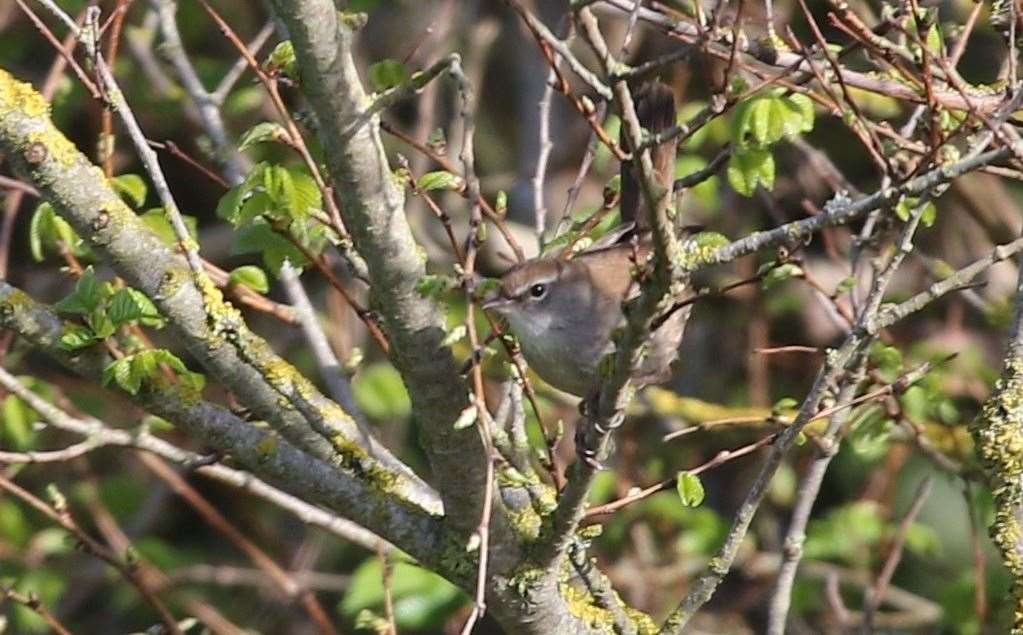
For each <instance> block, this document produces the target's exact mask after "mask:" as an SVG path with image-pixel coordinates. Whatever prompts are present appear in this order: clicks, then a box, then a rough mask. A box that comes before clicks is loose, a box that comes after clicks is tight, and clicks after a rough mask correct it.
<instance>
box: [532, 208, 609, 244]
mask: <svg viewBox="0 0 1023 635" xmlns="http://www.w3.org/2000/svg"><path fill="white" fill-rule="evenodd" d="M595 213H597V211H591V212H589V213H585V214H580V215H579V218H578V219H576V217H575V216H574V215H573V223H572V226H571V227H570V228H569V229H568V230H567V231H566V232H564V233H563V234H561V235H560V236H558V237H556V238H554V239H553V240H551V241H550V242H548V243H547V244H546V245H544V247H543V253H544V254H550V253H553V252H555V251H558V250H560V249H562V248H564V247H565V246H566V245H568V244H569V243H572V251H573V252H574V253H579V252H580V251H583V250H585V249H588V248H590V247H591V246H593V243H595V242H596V241H598V240H600V239H601V238H603V237H604V236H606V235H607V234H608V232H610V231H611V230H613V229H615V228H617V227H619V226H620V225H621V220H622V217H621V214H620V212H619V211H618V210H614V211H612V212H609V213H605V214H604V217H603V218H601V219H600V221H599V222H598V223H597V224H596V225H594V226H593V228H592V229H590V230H589V231H587V232H585V233H581V232H582V230H583V229H584V228H585V226H586V222H587V220H589V216H590V215H592V214H595Z"/></svg>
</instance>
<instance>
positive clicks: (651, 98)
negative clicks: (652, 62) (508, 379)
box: [482, 82, 689, 398]
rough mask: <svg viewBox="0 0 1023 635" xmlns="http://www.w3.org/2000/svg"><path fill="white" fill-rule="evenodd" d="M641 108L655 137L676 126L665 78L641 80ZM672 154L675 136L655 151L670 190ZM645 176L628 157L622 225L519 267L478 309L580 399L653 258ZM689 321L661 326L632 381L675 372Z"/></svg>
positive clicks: (658, 173) (681, 318)
mask: <svg viewBox="0 0 1023 635" xmlns="http://www.w3.org/2000/svg"><path fill="white" fill-rule="evenodd" d="M635 108H636V116H637V118H638V120H639V123H640V126H642V127H643V128H645V129H646V130H647V131H648V132H650V133H651V134H656V133H658V132H662V131H664V130H667V129H669V128H671V127H672V126H673V125H674V124H675V121H676V110H675V97H674V94H673V93H672V91H671V89H670V88H669V87H668V86H667V85H666V84H664V83H661V82H650V83H647V84H644V85H643V86H641V87H640V88H639V89H638V90H637V91H636V98H635ZM622 136H623V146H624V145H625V143H624V141H625V139H624V134H623V135H622ZM675 153H676V142H675V141H674V140H669V141H666V142H663V143H660V144H658V145H656V146H654V147H653V148H651V159H652V162H653V166H654V174H655V177H656V179H657V182H658V184H659V185H660V186H661V187H664V188H666V190H667V191H668V192H669V193H670V192H671V191H672V186H673V184H674V176H675ZM640 178H641V177H640V175H638V174H637V173H636V171H635V170H634V169H633V165H632V162H631V161H623V162H622V165H621V195H620V199H619V200H620V209H621V219H622V225H620V226H619V228H617V229H614V230H611V231H610V232H608V234H607V235H606V236H605V237H603V238H602V239H601V240H599V241H597V242H595V243H594V244H593V245H592V246H591V247H590V248H589V249H586V250H584V251H582V252H581V253H577V254H568V253H558V254H553V255H546V256H541V257H538V258H534V259H531V260H527V261H525V262H522V263H520V264H517V265H515V266H513V267H512V268H510V269H509V270H507V271H506V272H504V273H503V274H502V275H501V277H500V279H499V285H498V286H497V287H496V290H495V291H494V292H492V293H491V295H490V297H488V298H487V299H486V300H485V301H484V303H483V305H482V306H483V308H484V309H486V310H491V311H494V312H496V313H497V314H499V315H501V316H502V317H503V318H504V319H505V320H506V321H507V323H508V326H509V328H510V329H511V331H512V333H513V334H514V335H515V337H516V339H517V340H518V342H519V346H520V348H521V349H522V355H523V356H524V357H525V359H526V362H527V363H528V364H529V366H530V368H532V369H533V370H534V371H535V372H536V373H537V374H538V375H539V376H540V377H541V378H542V379H543V380H544V381H545V382H547V383H548V384H550V385H551V386H553V387H554V388H557V389H559V390H562V391H564V392H567V393H570V394H573V395H576V396H579V397H584V398H588V397H592V396H593V395H594V394H595V391H596V389H597V388H598V385H599V384H598V382H599V376H600V372H599V368H600V363H601V359H602V358H603V357H604V356H605V355H607V354H608V353H610V352H613V351H614V343H613V342H612V339H613V338H612V334H613V333H614V331H615V330H616V329H618V328H619V327H621V326H623V325H624V324H625V314H624V311H623V308H622V305H623V303H624V302H626V301H628V300H630V299H632V298H634V297H636V295H638V294H639V292H640V284H639V283H638V282H637V280H636V272H637V271H639V270H640V269H642V267H643V266H644V265H645V264H646V263H647V262H648V260H649V259H650V258H651V257H652V255H653V244H652V237H651V232H650V231H649V229H650V227H651V226H652V214H651V210H650V209H649V206H648V205H647V204H646V202H645V200H644V197H643V196H642V193H641V191H640V188H639V179H640ZM688 318H689V306H688V305H687V306H685V307H684V308H681V309H679V310H676V311H674V312H672V313H671V314H670V315H668V316H667V317H666V318H665V319H663V320H661V321H660V322H659V323H658V324H657V326H656V329H655V330H654V332H653V333H652V334H651V336H650V340H649V342H648V347H647V352H646V355H645V357H644V358H643V361H642V363H641V364H640V366H639V368H638V369H637V370H636V372H635V373H634V374H633V376H632V378H631V379H632V381H633V384H634V385H636V386H637V387H641V386H644V385H647V384H654V383H661V382H663V381H666V380H667V379H669V378H670V376H671V365H672V363H673V362H674V361H675V359H676V357H677V356H678V348H679V345H680V343H681V340H682V336H683V334H684V331H685V325H686V322H687V321H688Z"/></svg>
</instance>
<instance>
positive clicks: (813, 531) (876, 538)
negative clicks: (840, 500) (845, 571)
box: [803, 501, 884, 568]
mask: <svg viewBox="0 0 1023 635" xmlns="http://www.w3.org/2000/svg"><path fill="white" fill-rule="evenodd" d="M883 534H884V519H883V518H882V516H881V510H880V508H879V507H878V505H877V503H875V502H873V501H858V502H854V503H850V504H848V505H844V506H842V507H839V508H837V509H835V510H833V511H831V512H830V513H829V514H828V515H827V516H826V517H824V518H821V519H818V520H812V521H810V524H809V526H808V527H807V532H806V543H805V545H804V546H803V555H804V557H806V558H810V559H814V560H836V561H839V562H844V563H846V564H849V565H850V566H855V567H859V568H865V567H869V566H870V564H871V562H872V556H873V555H874V554H873V553H872V548H873V547H874V546H875V545H877V544H878V543H879V542H880V540H881V538H882V536H883Z"/></svg>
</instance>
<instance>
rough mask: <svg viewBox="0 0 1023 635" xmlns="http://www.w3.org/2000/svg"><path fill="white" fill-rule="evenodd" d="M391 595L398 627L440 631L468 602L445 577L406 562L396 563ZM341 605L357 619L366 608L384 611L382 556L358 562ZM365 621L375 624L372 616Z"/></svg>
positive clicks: (344, 610) (342, 611) (344, 613)
mask: <svg viewBox="0 0 1023 635" xmlns="http://www.w3.org/2000/svg"><path fill="white" fill-rule="evenodd" d="M391 597H392V600H393V602H394V617H395V621H396V622H397V626H398V628H399V629H402V630H406V629H407V630H415V631H431V632H439V630H440V628H441V626H443V624H444V622H445V621H446V620H447V618H448V617H449V616H450V615H451V613H452V611H454V610H455V609H457V608H458V607H459V606H461V605H462V604H463V603H464V602H465V601H466V597H465V595H464V594H463V593H462V592H461V591H460V590H459V589H458V588H457V587H455V586H454V585H452V584H451V583H450V582H448V581H447V580H445V579H444V578H442V577H440V576H439V575H437V574H435V573H432V572H430V571H427V570H426V569H422V568H420V567H417V566H415V565H413V564H411V563H409V562H404V561H402V562H395V563H394V564H393V570H392V572H391ZM338 608H339V609H340V611H341V614H342V615H344V616H345V617H346V618H347V619H349V620H354V619H355V618H356V616H358V615H359V613H360V612H362V611H364V610H369V611H372V612H373V613H374V614H377V615H379V614H380V613H382V612H383V608H384V586H383V563H382V562H381V561H380V558H378V557H376V556H373V557H370V558H367V559H366V560H365V561H364V562H363V563H362V564H361V565H359V567H358V568H357V569H356V570H355V572H354V573H353V574H352V578H351V582H350V583H349V586H348V592H347V593H345V597H344V599H343V600H341V603H340V605H339V607H338ZM363 620H364V623H365V624H367V625H369V624H372V623H373V620H372V619H371V618H370V616H369V615H365V616H364V617H363Z"/></svg>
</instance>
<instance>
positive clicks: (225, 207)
mask: <svg viewBox="0 0 1023 635" xmlns="http://www.w3.org/2000/svg"><path fill="white" fill-rule="evenodd" d="M248 191H249V187H248V186H247V185H246V184H245V183H242V184H241V185H236V186H234V187H232V188H231V189H229V190H228V191H227V193H225V194H224V195H223V196H221V197H220V201H218V202H217V218H222V219H224V220H226V221H228V222H230V223H231V224H232V225H235V227H237V224H236V223H235V219H236V218H237V216H238V211H239V210H240V209H241V206H242V201H243V200H244V199H245V194H246V193H247V192H248Z"/></svg>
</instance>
